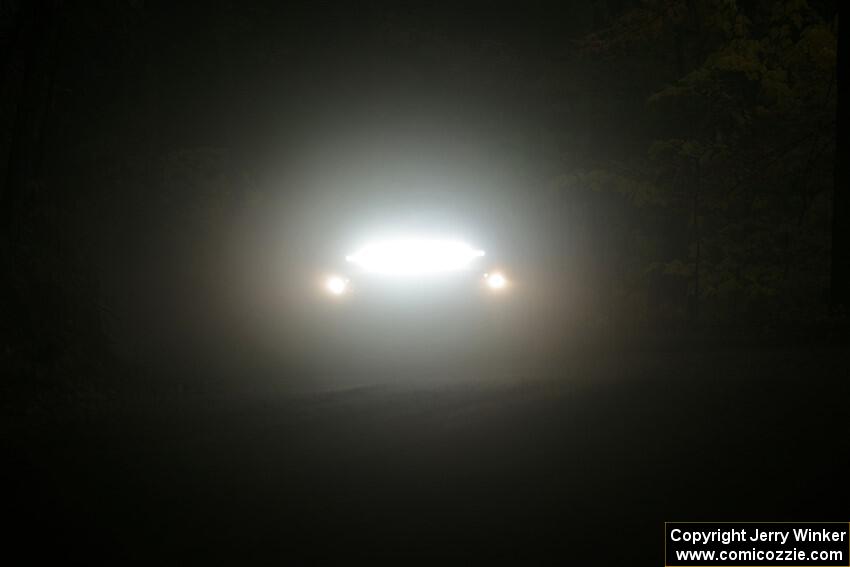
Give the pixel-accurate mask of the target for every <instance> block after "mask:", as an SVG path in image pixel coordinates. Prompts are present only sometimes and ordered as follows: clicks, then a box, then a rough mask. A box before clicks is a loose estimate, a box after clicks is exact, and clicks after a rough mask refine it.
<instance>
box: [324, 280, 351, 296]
mask: <svg viewBox="0 0 850 567" xmlns="http://www.w3.org/2000/svg"><path fill="white" fill-rule="evenodd" d="M325 289H326V290H328V292H330V293H331V294H332V295H342V294H343V293H345V292H346V291H348V280H346V279H344V278H341V277H339V276H330V277H329V278H328V279H327V280H325Z"/></svg>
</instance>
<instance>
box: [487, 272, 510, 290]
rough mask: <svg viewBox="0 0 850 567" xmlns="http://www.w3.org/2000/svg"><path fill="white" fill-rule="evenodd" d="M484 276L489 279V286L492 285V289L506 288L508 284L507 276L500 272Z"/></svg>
mask: <svg viewBox="0 0 850 567" xmlns="http://www.w3.org/2000/svg"><path fill="white" fill-rule="evenodd" d="M484 277H485V279H486V280H487V286H488V287H490V289H495V290H499V289H504V288H505V286H507V285H508V280H507V278H505V276H503V275H502V274H500V273H498V272H495V273H492V274H486V275H485V276H484Z"/></svg>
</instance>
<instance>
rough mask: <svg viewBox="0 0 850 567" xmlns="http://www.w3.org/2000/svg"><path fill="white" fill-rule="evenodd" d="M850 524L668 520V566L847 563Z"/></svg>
mask: <svg viewBox="0 0 850 567" xmlns="http://www.w3.org/2000/svg"><path fill="white" fill-rule="evenodd" d="M848 528H850V524H847V523H839V522H818V523H802V522H800V523H773V522H764V523H754V522H740V523H734V522H730V523H718V522H704V523H696V522H667V523H665V565H667V566H669V567H673V566H694V567H696V566H702V565H706V566H708V565H726V566H732V565H734V566H764V567H767V566H771V565H799V566H811V567H814V566H822V567H832V566H836V567H838V566H848V565H850V530H848Z"/></svg>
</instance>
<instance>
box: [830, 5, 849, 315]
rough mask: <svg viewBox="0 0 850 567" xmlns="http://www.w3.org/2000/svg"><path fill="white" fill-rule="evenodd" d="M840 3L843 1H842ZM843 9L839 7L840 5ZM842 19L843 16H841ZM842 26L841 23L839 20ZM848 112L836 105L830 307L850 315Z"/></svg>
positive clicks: (841, 48) (841, 54)
mask: <svg viewBox="0 0 850 567" xmlns="http://www.w3.org/2000/svg"><path fill="white" fill-rule="evenodd" d="M839 6H840V4H839ZM839 10H840V8H839ZM839 22H840V19H839ZM839 26H840V23H839ZM846 47H847V36H846V35H845V34H843V33H841V30H840V29H839V30H838V61H837V65H836V85H837V88H838V93H837V95H838V96H837V100H839V101H840V100H841V93H842V92H843V90H844V86H845V83H844V82H843V77H842V75H843V69H842V65H843V64H846V63H847V53H846V51H847V50H846ZM847 126H848V125H847V112H846V110H844V109H842V108H841V103H840V102H839V103H838V105H837V106H836V129H835V131H836V134H835V172H834V180H833V189H832V191H833V196H832V248H831V258H830V260H831V271H830V282H829V284H830V285H829V307H830V312H831V313H832V314H833V315H838V314H844V315H847V308H848V287H850V192H848V191H850V188H848V186H847V181H848V176H847V173H848V171H847V169H848V161H847V160H846V159H843V156H842V152H843V151H844V149H846V148H847V143H846V138H847Z"/></svg>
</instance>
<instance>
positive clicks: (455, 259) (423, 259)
mask: <svg viewBox="0 0 850 567" xmlns="http://www.w3.org/2000/svg"><path fill="white" fill-rule="evenodd" d="M483 255H484V251H483V250H476V249H475V248H473V247H471V246H469V245H468V244H465V243H463V242H459V241H456V240H430V239H399V240H386V241H380V242H373V243H370V244H367V245H366V246H364V247H363V248H361V249H360V250H358V251H357V252H355V253H354V254H351V255H349V256H346V258H345V259H346V260H348V261H349V262H351V263H353V264H356V265H357V266H359V267H361V268H362V269H364V270H366V271H367V272H372V273H376V274H384V275H391V276H413V275H424V274H436V273H441V272H454V271H458V270H463V269H465V268H468V267H469V265H470V264H471V263H472V262H473V260H475V259H476V258H480V257H481V256H483Z"/></svg>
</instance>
